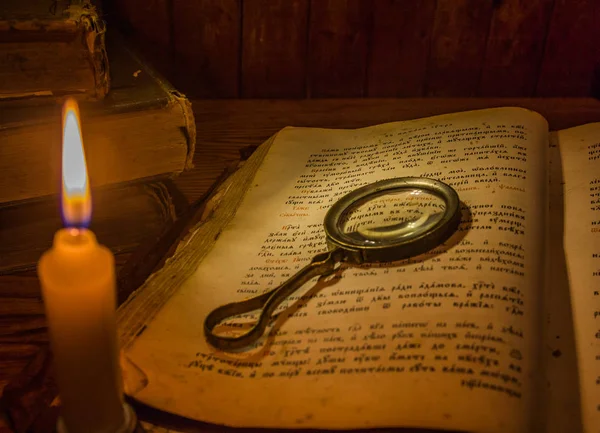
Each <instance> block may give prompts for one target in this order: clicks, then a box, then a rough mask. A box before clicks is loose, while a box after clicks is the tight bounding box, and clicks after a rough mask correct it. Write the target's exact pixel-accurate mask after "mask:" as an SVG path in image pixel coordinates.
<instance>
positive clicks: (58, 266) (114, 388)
mask: <svg viewBox="0 0 600 433" xmlns="http://www.w3.org/2000/svg"><path fill="white" fill-rule="evenodd" d="M62 173H63V176H62V179H63V181H62V209H63V219H64V221H65V226H66V227H65V228H64V229H61V230H59V231H58V232H57V233H56V234H55V236H54V243H53V245H52V248H51V249H50V250H48V251H47V252H46V253H44V255H43V256H42V258H41V259H40V262H39V264H38V275H39V278H40V283H41V286H42V295H43V299H44V305H45V309H46V317H47V320H48V328H49V332H50V343H51V347H52V352H53V355H54V371H55V374H56V381H57V385H58V390H59V396H60V400H61V411H62V413H61V417H62V423H63V425H62V427H61V429H63V430H66V431H67V432H68V433H100V432H102V433H108V432H116V431H121V430H122V429H123V426H124V425H125V424H127V421H128V420H126V418H127V414H128V412H127V411H126V410H125V411H124V405H123V393H122V386H121V375H120V370H119V364H118V355H119V351H118V343H117V333H116V290H115V287H116V286H115V267H114V257H113V255H112V254H111V252H110V251H109V250H108V249H107V248H106V247H104V246H102V245H99V244H98V242H97V241H96V236H95V235H94V233H93V232H92V231H90V230H89V229H87V228H85V226H86V225H87V224H88V223H89V221H90V219H91V197H90V188H89V181H88V175H87V168H86V163H85V153H84V149H83V142H82V139H81V127H80V123H79V112H78V107H77V104H76V102H75V101H74V100H68V101H67V102H66V103H65V105H64V108H63V156H62Z"/></svg>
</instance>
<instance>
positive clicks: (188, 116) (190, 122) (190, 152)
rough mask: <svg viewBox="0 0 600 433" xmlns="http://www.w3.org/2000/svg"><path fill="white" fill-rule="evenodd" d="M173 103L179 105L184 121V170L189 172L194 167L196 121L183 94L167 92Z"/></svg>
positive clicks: (174, 91) (173, 91)
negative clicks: (185, 148)
mask: <svg viewBox="0 0 600 433" xmlns="http://www.w3.org/2000/svg"><path fill="white" fill-rule="evenodd" d="M169 94H170V96H171V98H172V99H171V100H172V102H173V103H175V104H177V105H179V107H180V108H181V112H182V115H183V119H184V121H185V130H186V139H187V156H186V159H185V170H189V169H191V168H193V167H194V162H193V159H194V152H195V150H196V121H195V118H194V111H193V110H192V103H191V102H190V100H189V99H187V98H186V96H185V95H184V94H183V93H180V92H178V91H176V90H171V91H170V92H169Z"/></svg>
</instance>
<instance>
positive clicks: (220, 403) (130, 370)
mask: <svg viewBox="0 0 600 433" xmlns="http://www.w3.org/2000/svg"><path fill="white" fill-rule="evenodd" d="M401 176H425V177H430V178H434V179H438V180H441V181H444V182H446V183H448V184H449V185H451V186H453V187H454V188H455V190H456V191H457V192H458V194H459V196H460V200H461V203H462V207H463V209H462V222H461V225H460V227H459V229H458V230H457V232H456V233H455V234H454V235H453V236H452V237H451V238H450V239H449V240H448V241H446V242H445V244H444V245H442V246H440V247H437V248H435V249H434V250H433V251H430V252H427V253H425V254H422V255H420V256H418V257H413V258H411V259H406V260H403V261H398V262H395V263H390V264H385V265H381V264H378V265H362V266H360V267H356V266H354V267H353V266H345V267H342V269H340V270H339V272H337V273H336V274H335V275H334V277H332V278H325V279H318V280H317V279H314V280H312V281H310V282H309V283H307V284H306V285H305V287H303V289H302V290H301V291H300V292H299V293H295V294H294V295H293V296H292V297H291V298H290V300H289V302H286V303H285V304H284V305H283V306H282V307H280V309H279V310H278V311H280V314H279V316H278V318H277V319H276V320H275V321H274V323H272V325H271V327H270V328H269V332H268V335H267V336H265V337H264V338H263V339H262V340H260V341H259V342H258V343H257V344H256V345H254V346H253V347H252V348H251V349H249V350H246V351H240V352H236V353H224V352H221V351H218V350H216V349H214V348H213V347H211V346H210V345H208V344H207V343H206V341H205V338H204V333H203V321H204V318H205V317H206V315H207V314H208V313H209V312H210V311H211V310H213V309H214V308H216V307H217V306H220V305H222V304H225V303H229V302H232V301H236V300H242V299H245V298H247V297H250V296H254V295H257V294H260V293H262V292H264V291H266V290H267V289H272V288H274V287H275V286H276V285H278V284H279V283H281V282H283V281H284V280H285V279H286V278H287V277H289V276H290V275H291V274H293V273H294V272H295V271H296V270H298V269H299V268H301V267H302V266H304V265H305V264H307V263H308V262H309V260H310V259H311V258H312V257H313V255H314V254H316V253H318V252H322V251H326V249H327V247H326V244H325V234H324V231H323V218H324V216H325V213H326V211H327V209H328V208H329V207H330V206H331V205H332V204H333V203H334V202H335V201H336V200H337V198H339V197H340V196H341V195H343V194H345V193H346V192H348V191H350V190H352V189H354V188H358V187H359V186H362V185H365V184H368V183H371V182H373V181H376V180H379V179H385V178H393V177H401ZM549 185H550V187H549ZM563 193H564V194H563ZM599 197H600V124H590V125H584V126H581V127H577V128H572V129H569V130H564V131H559V132H556V133H550V132H549V131H548V125H547V122H546V121H545V120H544V118H542V117H541V116H540V115H538V114H537V113H534V112H531V111H528V110H525V109H521V108H501V109H490V110H480V111H472V112H467V113H460V114H450V115H443V116H437V117H432V118H426V119H420V120H414V121H406V122H397V123H389V124H383V125H377V126H373V127H369V128H363V129H357V130H328V129H313V128H293V127H290V128H285V129H284V130H282V131H280V132H279V133H278V134H276V135H275V136H274V137H273V138H271V139H270V140H269V141H267V142H265V143H264V144H263V145H262V146H260V147H259V148H258V150H257V151H256V152H255V153H254V154H253V155H252V157H251V158H250V159H249V160H248V161H247V162H246V163H245V164H244V165H243V166H242V167H241V168H240V169H239V170H238V171H237V172H236V173H235V174H234V175H233V176H232V177H231V178H230V179H228V181H227V182H226V183H225V184H223V186H222V188H221V189H220V190H219V192H218V193H217V194H216V195H215V196H214V197H213V199H212V203H211V204H212V207H210V210H207V212H206V215H205V216H204V220H203V222H202V223H200V224H199V225H198V226H197V227H195V229H194V230H192V231H191V232H190V234H189V235H188V236H187V238H186V239H184V241H183V242H182V243H181V245H180V246H179V248H178V249H177V251H176V253H175V254H174V256H173V258H172V259H171V260H170V261H168V262H167V264H166V265H165V267H164V268H163V269H162V270H161V271H159V272H158V273H156V274H155V275H153V276H152V277H151V278H150V279H149V280H148V281H147V282H146V283H145V284H144V286H143V287H141V288H140V289H139V290H138V291H137V292H136V293H135V294H134V295H133V296H132V297H131V298H130V299H129V300H128V302H126V303H125V304H124V305H123V306H122V307H121V308H120V310H119V326H120V330H121V340H122V343H123V347H124V361H123V364H124V375H125V378H126V390H127V393H128V394H129V395H131V396H132V397H133V398H135V399H137V400H139V401H141V402H143V403H145V404H148V405H150V406H153V407H155V408H158V409H161V410H164V411H167V412H171V413H175V414H178V415H182V416H184V417H187V418H191V419H196V420H202V421H205V422H210V423H216V424H224V425H229V426H246V427H283V428H331V429H354V428H367V427H421V428H426V429H449V430H456V431H473V432H521V431H523V432H525V431H556V432H567V431H568V432H577V431H586V432H593V431H597V430H598V428H599V426H600V411H599V410H600V386H599V385H598V384H599V383H600V380H598V377H600V361H599V359H600V345H599V344H598V338H599V335H600V332H599V331H598V325H597V323H596V321H597V320H598V319H597V317H598V316H599V315H600V302H599V301H598V293H600V234H599V229H598V227H600V198H599ZM571 304H572V306H571ZM253 317H255V316H246V317H244V318H242V319H240V320H241V321H245V322H247V321H251V320H252V319H253ZM575 342H576V344H575ZM575 348H576V349H575Z"/></svg>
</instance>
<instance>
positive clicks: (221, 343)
mask: <svg viewBox="0 0 600 433" xmlns="http://www.w3.org/2000/svg"><path fill="white" fill-rule="evenodd" d="M343 259H344V254H343V251H342V250H341V249H338V248H336V249H333V250H331V251H328V252H325V253H321V254H317V255H316V256H315V257H314V258H313V259H312V260H311V262H310V263H309V264H308V265H306V266H305V267H304V268H302V269H300V270H299V271H298V272H297V273H296V274H294V275H292V276H291V277H290V278H289V279H288V280H286V281H285V282H284V283H282V284H281V285H279V286H277V287H276V288H274V289H273V290H270V291H268V292H266V293H263V294H262V295H259V296H255V297H253V298H249V299H246V300H244V301H240V302H232V303H230V304H226V305H223V306H221V307H219V308H217V309H215V310H213V311H212V312H211V313H209V315H208V316H206V319H205V320H204V335H205V338H206V340H207V341H208V343H210V344H211V345H212V346H214V347H216V348H218V349H223V350H235V349H240V348H243V347H247V346H250V345H251V344H252V343H254V342H256V341H257V340H258V339H259V338H260V337H261V336H262V335H263V334H264V332H265V330H266V329H267V326H269V322H270V321H271V319H272V318H273V313H274V312H275V310H276V309H277V307H278V306H279V305H280V304H281V303H282V302H283V301H284V300H285V299H286V298H287V297H288V296H290V295H291V294H292V293H294V292H295V291H296V290H298V289H299V288H300V287H302V286H303V285H304V284H305V283H306V282H307V281H309V280H310V279H312V278H314V277H317V276H326V275H329V274H331V273H333V272H334V271H335V265H336V264H337V263H339V262H341V261H342V260H343ZM255 310H261V312H260V316H259V318H258V321H257V322H256V323H255V324H254V325H253V326H252V327H251V328H250V329H249V330H248V331H246V332H245V333H243V334H241V335H237V336H235V337H233V336H225V335H217V334H215V333H214V329H215V327H216V326H217V325H218V324H219V323H221V322H223V321H224V320H226V319H231V318H233V317H235V316H239V315H241V314H244V313H249V312H251V311H255Z"/></svg>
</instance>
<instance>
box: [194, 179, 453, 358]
mask: <svg viewBox="0 0 600 433" xmlns="http://www.w3.org/2000/svg"><path fill="white" fill-rule="evenodd" d="M405 191H414V192H417V193H419V192H421V193H423V194H428V195H431V196H434V197H437V198H439V199H441V200H442V201H443V203H444V206H443V211H442V212H439V213H438V214H436V217H435V218H433V219H431V220H430V221H429V220H428V221H426V223H425V224H422V225H419V226H415V227H414V229H413V228H412V227H411V226H410V225H407V223H401V224H396V225H395V226H394V225H391V226H382V227H381V228H377V227H376V228H373V229H368V231H367V232H366V234H365V233H362V234H359V235H357V234H356V233H349V232H347V231H345V230H343V229H342V227H341V224H340V222H341V221H343V220H344V218H347V215H348V212H349V211H350V210H352V209H354V208H356V207H357V206H359V205H361V204H363V203H366V202H369V201H370V200H373V199H374V198H377V197H380V196H385V195H388V194H394V193H397V192H405ZM459 224H460V200H459V197H458V194H457V193H456V191H455V190H454V189H453V188H452V187H451V186H449V185H447V184H445V183H443V182H440V181H438V180H434V179H429V178H423V177H401V178H394V179H385V180H381V181H378V182H374V183H371V184H368V185H365V186H363V187H361V188H358V189H356V190H354V191H352V192H350V193H348V194H346V195H345V196H343V197H341V198H340V199H339V200H338V201H337V202H336V203H335V204H334V205H333V206H332V207H331V208H330V209H329V210H328V211H327V214H326V215H325V220H324V229H325V235H326V240H327V246H328V249H329V251H327V252H324V253H320V254H317V255H315V256H314V257H313V259H312V260H311V262H310V263H309V264H308V265H306V266H305V267H304V268H302V269H300V270H299V271H298V272H297V273H296V274H294V275H293V276H291V277H290V278H289V279H288V280H286V281H284V282H283V283H282V284H280V285H279V286H277V287H276V288H274V289H272V290H270V291H268V292H266V293H263V294H262V295H259V296H255V297H252V298H249V299H245V300H243V301H237V302H232V303H229V304H225V305H222V306H220V307H218V308H216V309H215V310H213V311H212V312H210V313H209V314H208V316H207V317H206V319H205V321H204V335H205V338H206V340H207V341H208V343H209V344H211V345H212V346H214V347H216V348H218V349H221V350H228V351H231V350H238V349H242V348H245V347H248V346H251V345H252V344H254V343H255V342H256V341H258V340H259V339H260V338H261V337H262V335H263V334H264V333H265V331H266V329H267V327H268V325H269V323H270V322H271V320H272V319H273V313H274V312H275V310H276V309H277V307H278V306H279V305H280V304H281V303H282V302H283V301H284V300H285V299H286V298H287V297H288V296H290V295H291V294H292V293H294V292H295V291H296V290H298V289H299V288H300V287H302V286H303V285H304V284H305V283H306V282H308V281H309V280H311V279H312V278H314V277H317V276H326V275H329V274H331V273H333V272H334V271H335V270H336V269H337V265H338V264H340V263H348V264H351V265H360V264H363V263H379V262H392V261H396V260H402V259H405V258H408V257H414V256H417V255H419V254H422V253H424V252H427V251H429V250H431V249H433V248H435V247H436V246H438V245H440V244H442V243H443V242H444V241H446V240H447V239H448V238H449V237H450V236H451V235H452V234H453V233H454V232H455V231H456V229H457V228H458V225H459ZM252 311H260V315H259V318H258V320H257V321H256V322H255V323H254V324H253V325H252V326H251V327H250V328H249V329H248V330H247V331H245V332H244V333H242V334H239V335H236V336H230V335H221V334H217V333H215V332H214V330H215V328H216V326H217V325H219V324H220V323H221V322H223V321H226V320H228V319H231V318H233V317H235V316H239V315H241V314H244V313H250V312H252Z"/></svg>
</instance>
